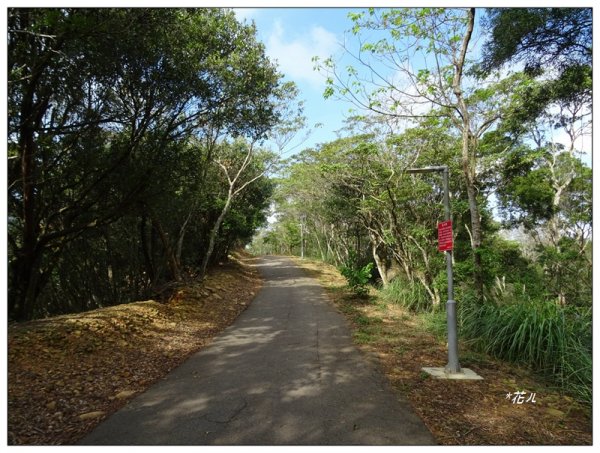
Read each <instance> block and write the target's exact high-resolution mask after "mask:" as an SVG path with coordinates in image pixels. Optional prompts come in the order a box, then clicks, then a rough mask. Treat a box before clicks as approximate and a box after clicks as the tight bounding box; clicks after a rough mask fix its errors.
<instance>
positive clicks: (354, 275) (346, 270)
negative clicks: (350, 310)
mask: <svg viewBox="0 0 600 453" xmlns="http://www.w3.org/2000/svg"><path fill="white" fill-rule="evenodd" d="M372 270H373V263H368V264H367V265H366V266H362V267H361V266H359V265H357V264H356V260H354V259H352V257H351V259H350V260H348V261H347V262H346V264H344V265H343V266H341V267H340V273H341V274H342V275H343V276H344V277H345V278H346V280H347V281H348V286H349V287H350V289H351V290H352V292H353V293H354V294H356V295H357V296H361V297H362V296H366V295H367V294H368V293H369V288H368V286H367V285H368V283H369V280H370V279H371V271H372Z"/></svg>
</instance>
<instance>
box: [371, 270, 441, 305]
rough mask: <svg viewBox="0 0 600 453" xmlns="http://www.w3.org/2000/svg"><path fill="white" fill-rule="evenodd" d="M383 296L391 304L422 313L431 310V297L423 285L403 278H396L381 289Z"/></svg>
mask: <svg viewBox="0 0 600 453" xmlns="http://www.w3.org/2000/svg"><path fill="white" fill-rule="evenodd" d="M381 296H382V297H383V299H384V300H385V301H387V302H389V303H392V304H396V305H401V306H402V307H405V308H407V309H409V310H411V311H414V312H420V311H425V310H428V309H430V308H431V303H430V302H429V296H428V294H427V292H426V291H425V288H424V287H423V285H420V284H418V283H416V282H411V281H408V280H405V279H403V278H399V277H397V278H395V279H394V280H392V281H391V282H390V283H389V284H387V285H386V286H385V287H383V288H382V289H381Z"/></svg>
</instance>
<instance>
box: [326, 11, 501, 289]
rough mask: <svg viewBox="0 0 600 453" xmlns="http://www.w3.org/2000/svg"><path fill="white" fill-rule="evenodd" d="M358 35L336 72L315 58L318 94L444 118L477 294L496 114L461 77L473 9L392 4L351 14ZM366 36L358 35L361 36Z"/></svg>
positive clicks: (391, 112)
mask: <svg viewBox="0 0 600 453" xmlns="http://www.w3.org/2000/svg"><path fill="white" fill-rule="evenodd" d="M350 18H351V19H352V21H353V23H354V26H353V28H352V33H353V34H354V35H356V36H357V38H358V41H359V50H358V52H357V53H353V52H351V51H350V50H349V49H346V54H348V55H350V56H351V57H353V58H354V59H355V61H356V62H357V63H358V64H357V66H356V67H355V66H347V67H346V69H345V71H343V70H340V68H339V66H338V65H337V64H336V62H335V61H333V59H328V60H326V61H325V62H323V63H321V65H320V68H321V70H323V71H324V72H325V73H327V74H328V87H327V89H326V91H325V97H330V96H334V95H337V96H340V97H342V98H345V99H348V100H350V101H352V102H353V103H354V104H356V105H357V106H359V107H360V108H362V109H366V110H368V111H370V112H374V113H376V114H378V115H385V116H388V117H391V118H394V119H395V120H396V122H397V123H398V125H397V127H398V126H400V125H401V123H400V122H401V121H404V122H409V124H410V122H414V121H417V120H419V119H422V118H427V117H444V118H447V119H449V120H450V121H451V123H452V125H453V126H454V127H455V128H456V130H457V131H458V133H459V134H460V136H461V140H462V150H461V159H462V166H461V170H462V175H463V177H464V184H465V186H466V192H467V195H468V203H469V209H470V214H471V215H470V238H471V248H472V252H473V262H474V280H475V286H476V288H477V290H478V294H479V297H480V299H483V283H484V282H483V269H482V261H481V256H480V249H481V246H482V243H483V229H482V220H481V219H482V212H481V203H482V201H481V200H480V189H481V188H480V181H479V179H478V170H479V165H478V164H479V158H480V152H479V149H478V142H479V140H480V138H481V137H482V136H483V134H485V133H486V132H487V131H488V130H490V128H492V127H493V126H494V125H495V124H496V122H497V121H498V119H499V118H500V113H499V111H498V109H497V108H481V107H482V106H483V105H484V104H487V105H495V106H497V105H498V103H499V98H497V97H495V96H494V95H493V93H494V92H493V90H491V89H486V88H489V87H488V86H487V85H488V84H489V82H486V83H483V82H480V81H478V83H474V80H473V77H467V76H468V70H469V69H470V65H471V63H472V60H469V53H470V52H471V50H472V41H473V30H474V26H475V9H474V8H470V9H466V10H463V9H443V8H420V9H408V8H406V9H397V10H396V9H395V10H378V9H374V8H371V9H369V10H368V11H367V12H363V13H358V14H354V13H352V14H351V15H350ZM367 34H370V35H371V38H370V39H369V40H368V41H367V40H363V38H362V36H363V35H367ZM481 87H483V89H482V88H481Z"/></svg>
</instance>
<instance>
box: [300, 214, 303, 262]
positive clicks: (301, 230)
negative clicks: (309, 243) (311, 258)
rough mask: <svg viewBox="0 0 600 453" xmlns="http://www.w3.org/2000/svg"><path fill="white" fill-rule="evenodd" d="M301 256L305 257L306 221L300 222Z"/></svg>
mask: <svg viewBox="0 0 600 453" xmlns="http://www.w3.org/2000/svg"><path fill="white" fill-rule="evenodd" d="M300 258H302V259H304V223H301V224H300Z"/></svg>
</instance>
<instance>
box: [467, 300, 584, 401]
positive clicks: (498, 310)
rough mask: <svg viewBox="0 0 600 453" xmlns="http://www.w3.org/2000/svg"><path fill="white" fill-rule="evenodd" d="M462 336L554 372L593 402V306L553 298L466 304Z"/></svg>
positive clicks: (562, 382) (488, 349)
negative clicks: (566, 303)
mask: <svg viewBox="0 0 600 453" xmlns="http://www.w3.org/2000/svg"><path fill="white" fill-rule="evenodd" d="M460 315H461V316H460V317H461V336H463V337H467V338H470V339H473V341H474V344H475V346H476V347H477V348H478V349H480V350H482V351H484V352H486V353H488V354H490V355H492V356H495V357H498V358H501V359H504V360H509V361H514V362H519V363H524V364H527V365H530V366H531V367H532V368H534V369H535V370H536V371H539V372H542V373H544V374H548V375H551V376H552V377H553V378H554V379H555V380H556V381H557V382H558V383H559V384H560V385H561V386H562V387H563V388H565V389H567V390H568V391H569V392H570V393H572V394H574V395H575V396H577V397H578V398H579V399H581V400H583V401H586V402H591V397H592V395H591V392H592V344H591V343H592V342H591V319H592V317H591V310H588V311H581V310H576V309H574V308H569V307H563V306H560V305H557V304H556V303H554V302H551V301H536V300H533V301H520V302H516V303H509V304H501V305H498V304H495V303H489V302H488V303H485V304H474V303H465V304H462V306H461V310H460Z"/></svg>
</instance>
